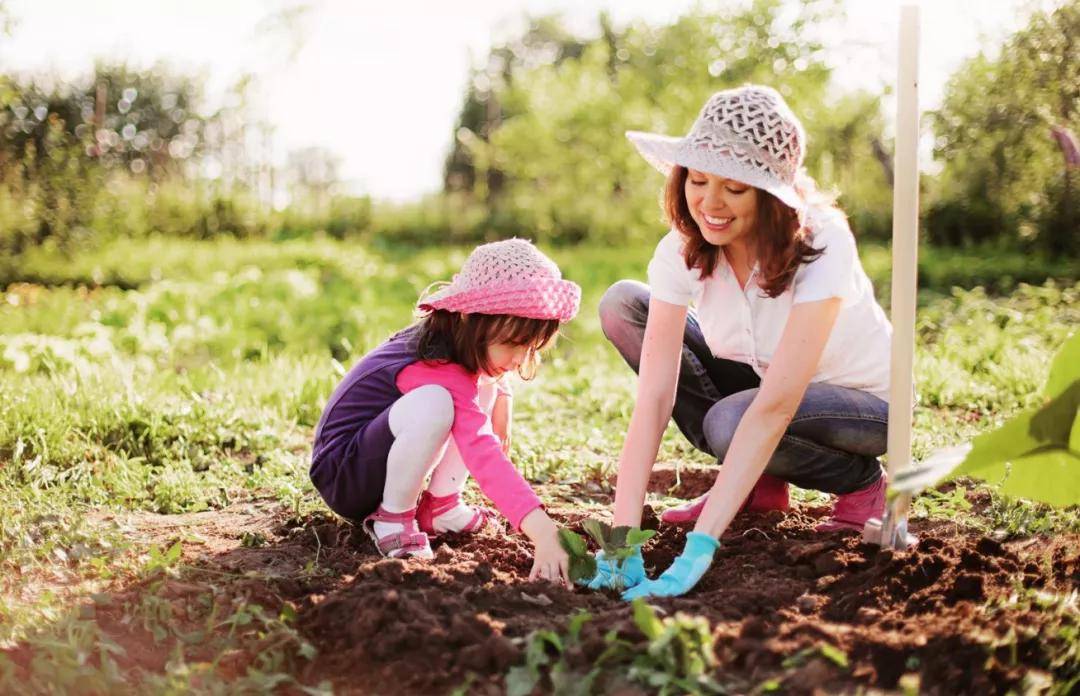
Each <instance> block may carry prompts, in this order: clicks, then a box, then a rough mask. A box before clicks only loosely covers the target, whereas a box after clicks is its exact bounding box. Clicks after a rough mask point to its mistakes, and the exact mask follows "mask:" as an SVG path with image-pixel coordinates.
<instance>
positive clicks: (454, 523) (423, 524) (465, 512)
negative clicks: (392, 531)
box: [416, 491, 495, 536]
mask: <svg viewBox="0 0 1080 696" xmlns="http://www.w3.org/2000/svg"><path fill="white" fill-rule="evenodd" d="M493 517H495V512H494V511H492V510H489V509H488V508H485V507H474V506H472V505H466V504H465V502H464V501H462V500H461V493H451V494H449V495H438V496H437V495H432V494H431V493H429V492H428V491H424V492H423V493H421V494H420V503H419V504H418V505H417V506H416V521H417V523H418V524H419V525H420V530H421V531H423V532H426V533H427V534H430V535H432V536H435V535H436V534H444V533H446V532H463V533H466V534H474V533H476V532H479V531H480V530H481V529H483V528H484V527H485V526H486V525H487V523H488V521H489V520H490V519H492V518H493Z"/></svg>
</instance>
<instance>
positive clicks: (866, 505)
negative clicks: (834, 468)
mask: <svg viewBox="0 0 1080 696" xmlns="http://www.w3.org/2000/svg"><path fill="white" fill-rule="evenodd" d="M885 485H886V484H885V474H882V475H881V478H879V479H878V480H877V481H874V482H873V483H871V484H870V485H869V486H867V487H866V488H862V489H860V490H857V491H855V492H853V493H845V494H843V495H841V496H837V498H836V503H835V504H834V505H833V511H832V517H830V518H829V519H828V521H826V522H822V523H821V524H819V525H818V526H816V527H814V529H816V530H817V531H819V532H835V531H838V530H841V529H854V530H856V531H858V532H861V531H862V530H863V526H864V525H865V524H866V521H867V520H868V519H870V518H871V517H877V518H879V519H880V518H881V516H882V515H883V514H885Z"/></svg>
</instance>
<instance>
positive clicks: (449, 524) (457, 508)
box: [421, 383, 498, 533]
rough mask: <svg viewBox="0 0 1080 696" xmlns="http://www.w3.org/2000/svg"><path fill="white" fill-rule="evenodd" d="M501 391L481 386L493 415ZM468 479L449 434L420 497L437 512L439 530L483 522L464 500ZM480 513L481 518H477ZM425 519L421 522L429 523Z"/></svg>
mask: <svg viewBox="0 0 1080 696" xmlns="http://www.w3.org/2000/svg"><path fill="white" fill-rule="evenodd" d="M497 395H498V392H497V391H496V389H495V385H494V384H488V383H483V384H481V385H480V394H479V401H480V408H482V409H483V410H484V412H485V413H487V414H488V416H489V417H490V415H491V410H492V409H493V408H494V406H495V398H496V396H497ZM468 480H469V470H468V468H466V466H465V461H464V460H463V459H462V458H461V452H460V451H458V448H457V444H456V443H455V442H454V438H453V437H448V438H447V442H446V449H445V450H444V451H443V454H442V457H441V459H440V460H439V462H438V464H436V465H435V470H434V471H433V472H432V473H431V482H430V483H429V484H428V488H427V491H426V492H425V493H424V494H423V496H422V498H421V506H425V505H429V506H432V509H433V511H434V514H433V515H432V520H431V521H430V524H431V526H432V530H433V531H434V532H437V533H442V532H460V531H466V530H468V531H475V528H478V525H480V526H482V524H483V522H484V518H483V513H482V512H480V511H478V510H477V509H475V508H473V507H471V506H469V505H466V504H465V503H464V501H462V500H461V492H462V491H463V490H464V489H465V483H466V482H467V481H468ZM478 516H479V518H478ZM426 523H427V520H426V519H425V520H423V521H422V522H421V524H422V525H423V524H426Z"/></svg>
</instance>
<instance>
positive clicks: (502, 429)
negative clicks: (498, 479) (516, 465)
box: [491, 391, 514, 457]
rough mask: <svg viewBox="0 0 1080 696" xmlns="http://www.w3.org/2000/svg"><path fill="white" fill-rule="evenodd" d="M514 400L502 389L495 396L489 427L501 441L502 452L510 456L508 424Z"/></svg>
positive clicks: (511, 416)
mask: <svg viewBox="0 0 1080 696" xmlns="http://www.w3.org/2000/svg"><path fill="white" fill-rule="evenodd" d="M513 405H514V400H513V399H512V398H510V395H509V394H507V393H506V392H504V391H500V392H499V393H498V394H497V395H496V396H495V405H494V406H492V407H491V428H492V430H494V431H495V436H496V437H498V438H499V442H501V443H502V450H503V454H505V455H506V456H508V457H509V456H510V424H511V423H512V421H513V411H514V409H513Z"/></svg>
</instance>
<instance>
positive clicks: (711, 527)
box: [694, 297, 841, 538]
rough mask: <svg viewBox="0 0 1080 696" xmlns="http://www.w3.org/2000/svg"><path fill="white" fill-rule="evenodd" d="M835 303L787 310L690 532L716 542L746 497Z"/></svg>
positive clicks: (823, 339)
mask: <svg viewBox="0 0 1080 696" xmlns="http://www.w3.org/2000/svg"><path fill="white" fill-rule="evenodd" d="M840 305H841V300H840V299H839V298H835V297H834V298H829V299H826V300H819V301H816V302H806V303H802V304H797V305H795V306H794V307H792V309H791V314H789V315H788V321H787V324H786V325H785V326H784V333H783V335H782V336H781V337H780V344H779V345H778V346H777V349H776V354H775V355H774V356H773V361H772V363H771V364H770V365H769V367H768V369H767V370H766V372H765V378H764V379H763V380H762V382H761V389H760V391H758V394H757V396H756V397H754V401H753V402H752V403H751V404H750V407H749V408H748V409H747V410H746V413H745V414H744V415H743V417H742V420H741V421H740V422H739V426H738V427H737V428H736V429H735V436H734V437H733V438H732V440H731V447H730V448H729V449H728V452H727V456H725V457H724V465H723V466H722V467H720V473H719V475H718V476H717V477H716V483H714V484H713V487H712V491H711V492H710V494H709V500H708V502H707V503H706V504H705V508H704V509H703V510H702V512H701V517H699V518H698V521H697V525H696V526H695V527H694V531H696V532H704V533H706V534H709V535H711V536H713V537H717V538H718V537H719V536H720V535H721V534H723V533H724V530H725V529H727V526H728V525H729V524H730V523H731V520H732V519H733V518H734V517H735V513H737V512H738V511H739V506H741V505H742V502H743V500H745V499H746V496H747V495H749V494H750V489H751V488H753V487H754V483H755V482H756V481H757V480H758V477H759V476H761V473H762V472H763V471H764V470H765V466H766V465H767V464H768V462H769V459H770V458H771V457H772V455H773V452H774V451H775V450H776V446H777V445H778V444H779V443H780V438H781V437H783V435H784V431H785V430H787V426H788V424H789V423H790V422H791V419H792V417H793V416H794V415H795V411H796V409H798V407H799V403H800V402H801V401H802V398H803V394H805V393H806V387H807V386H808V385H809V384H810V379H811V378H812V377H813V376H814V372H816V371H817V366H818V362H819V361H820V360H821V354H822V353H823V352H824V350H825V344H826V343H827V342H828V340H829V334H830V333H831V332H832V328H833V324H835V323H836V317H837V315H838V314H839V312H840Z"/></svg>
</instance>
